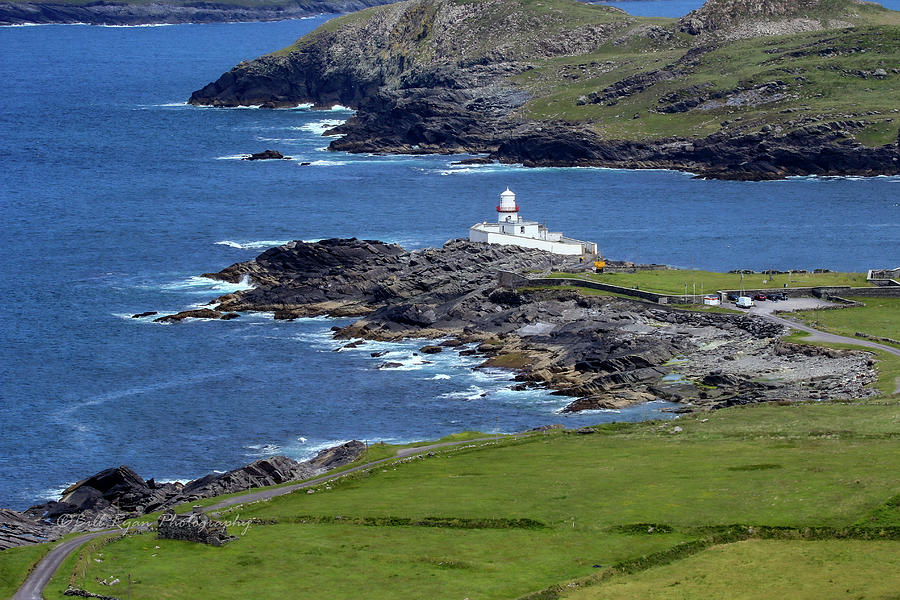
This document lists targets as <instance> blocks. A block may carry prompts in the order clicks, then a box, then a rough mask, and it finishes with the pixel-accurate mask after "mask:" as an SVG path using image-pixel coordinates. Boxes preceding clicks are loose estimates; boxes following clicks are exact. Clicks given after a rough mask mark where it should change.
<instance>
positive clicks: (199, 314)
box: [153, 308, 234, 323]
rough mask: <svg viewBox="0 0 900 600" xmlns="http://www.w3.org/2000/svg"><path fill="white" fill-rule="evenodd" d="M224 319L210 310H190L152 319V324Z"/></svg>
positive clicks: (222, 315) (220, 314)
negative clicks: (186, 320)
mask: <svg viewBox="0 0 900 600" xmlns="http://www.w3.org/2000/svg"><path fill="white" fill-rule="evenodd" d="M223 318H226V317H225V315H224V314H223V313H221V312H219V311H217V310H213V309H211V308H197V309H192V310H183V311H181V312H180V313H176V314H174V315H166V316H164V317H159V318H157V319H153V322H154V323H180V322H182V321H184V320H185V319H223ZM227 318H228V319H233V318H234V317H227Z"/></svg>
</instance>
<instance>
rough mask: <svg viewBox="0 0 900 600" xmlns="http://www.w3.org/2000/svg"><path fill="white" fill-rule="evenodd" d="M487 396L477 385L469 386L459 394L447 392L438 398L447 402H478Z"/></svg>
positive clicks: (485, 391)
mask: <svg viewBox="0 0 900 600" xmlns="http://www.w3.org/2000/svg"><path fill="white" fill-rule="evenodd" d="M485 396H487V390H485V389H484V388H483V387H480V386H477V385H470V386H469V387H468V389H465V390H462V391H459V392H447V393H446V394H441V395H440V396H438V398H446V399H448V400H478V399H480V398H483V397H485Z"/></svg>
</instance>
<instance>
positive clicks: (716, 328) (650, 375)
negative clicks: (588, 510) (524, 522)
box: [206, 239, 871, 412]
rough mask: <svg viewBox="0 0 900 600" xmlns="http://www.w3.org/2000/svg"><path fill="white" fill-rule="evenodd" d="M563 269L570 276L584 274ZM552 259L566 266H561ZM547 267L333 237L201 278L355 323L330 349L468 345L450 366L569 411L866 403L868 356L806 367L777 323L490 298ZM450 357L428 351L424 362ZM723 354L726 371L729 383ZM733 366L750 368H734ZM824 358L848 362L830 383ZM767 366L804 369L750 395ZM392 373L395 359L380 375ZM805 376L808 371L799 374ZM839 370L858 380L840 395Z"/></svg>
mask: <svg viewBox="0 0 900 600" xmlns="http://www.w3.org/2000/svg"><path fill="white" fill-rule="evenodd" d="M570 260H571V262H570V263H569V264H568V265H567V266H568V268H570V269H576V268H578V267H579V266H583V265H582V264H581V263H579V262H578V261H577V259H570ZM554 261H555V264H556V265H557V266H562V267H564V268H565V266H566V265H564V264H563V263H564V262H565V259H563V258H562V257H554ZM548 262H549V256H548V255H547V254H545V253H543V252H540V251H537V250H529V249H523V248H517V247H513V246H497V245H488V244H478V243H472V242H467V241H463V240H451V241H449V242H447V243H446V244H445V245H444V246H443V247H442V248H439V249H433V248H429V249H425V250H417V251H413V252H406V251H405V250H403V249H402V248H399V247H398V246H393V245H386V244H382V243H380V242H373V241H361V240H356V239H349V240H337V239H331V240H323V241H322V242H317V243H307V242H291V243H290V244H286V245H284V246H280V247H278V248H273V249H271V250H268V251H266V252H264V253H263V254H261V255H260V256H259V257H257V259H256V260H255V261H248V262H245V263H238V264H235V265H232V266H231V267H228V268H227V269H224V270H223V271H221V272H220V273H208V274H206V276H207V277H212V278H220V279H226V280H229V281H236V280H240V279H242V278H243V277H246V276H249V277H250V278H251V279H252V280H253V282H254V283H255V284H256V287H255V288H253V289H251V290H246V291H242V292H238V293H235V294H230V295H228V296H225V297H223V298H220V301H221V302H222V305H223V306H228V307H231V308H236V309H240V310H280V311H286V312H290V313H291V314H298V315H299V314H317V315H323V314H335V313H337V314H342V315H343V314H348V313H350V312H355V314H357V315H360V316H362V318H361V319H359V320H358V321H356V322H354V323H352V324H351V325H348V326H346V327H344V328H338V329H337V331H335V336H336V337H338V338H343V339H350V338H353V339H360V338H365V339H378V340H399V339H404V338H422V337H428V338H447V337H451V338H452V339H453V340H455V341H454V342H453V344H455V345H456V346H457V347H458V346H459V345H462V344H474V343H477V344H478V345H477V347H476V348H466V349H460V354H461V355H466V356H471V355H475V354H478V355H481V356H483V357H484V358H485V359H486V360H485V362H484V366H489V367H504V368H511V369H516V370H517V372H518V373H517V375H516V379H517V380H518V381H520V382H521V384H522V385H526V386H527V385H539V386H546V387H550V388H552V389H554V390H555V392H554V393H557V394H562V395H568V396H577V397H579V398H580V399H579V400H578V401H576V402H574V403H572V404H570V406H569V407H567V409H566V411H567V412H576V411H579V410H585V409H602V408H621V407H623V406H628V405H631V404H635V403H639V402H645V401H647V400H650V399H654V398H665V399H669V400H672V401H676V402H682V403H685V404H691V405H692V406H694V407H716V406H725V405H730V404H734V403H741V402H751V401H752V402H759V401H765V400H774V399H780V398H782V397H784V395H785V394H788V393H790V394H794V395H795V396H797V397H807V396H808V395H809V390H808V389H806V388H803V387H802V385H801V382H802V381H805V380H807V379H810V378H811V377H822V381H824V380H828V381H829V384H828V386H829V387H828V389H829V393H830V394H834V395H840V394H851V393H860V394H865V391H864V390H863V389H862V384H861V383H860V382H863V381H869V380H870V379H871V369H870V366H869V365H868V364H867V361H866V360H865V358H861V357H859V356H858V355H854V357H853V358H852V359H850V358H849V357H847V356H845V355H841V356H838V355H833V356H830V355H827V354H824V355H823V354H818V353H816V354H815V355H812V353H810V352H809V351H807V350H803V347H800V346H798V347H797V348H792V347H791V346H790V345H787V346H786V345H784V344H781V343H778V342H776V340H777V339H778V338H779V337H780V336H781V335H782V334H783V329H782V327H781V326H780V325H777V324H774V323H772V322H770V321H766V320H763V319H760V318H757V317H754V316H750V315H743V314H716V313H695V312H690V311H683V310H678V309H672V308H668V307H665V306H659V305H654V304H648V303H643V302H637V301H633V300H625V299H620V298H614V297H598V296H582V295H580V294H579V293H577V292H575V291H572V290H566V289H559V290H529V289H528V288H527V287H525V288H523V289H519V290H511V289H507V288H503V287H499V284H498V277H497V273H498V271H499V270H503V271H505V272H509V271H512V272H518V273H524V272H526V271H530V270H536V269H541V268H546V267H547V266H548ZM522 281H523V282H526V283H527V279H524V278H523V279H522ZM706 345H711V346H713V347H717V348H720V349H719V350H717V352H716V353H713V354H710V353H708V352H705V351H704V350H703V348H704V346H706ZM452 347H453V346H444V345H428V346H423V347H421V348H420V352H422V353H430V352H436V351H437V350H439V349H440V350H442V351H444V350H443V349H444V348H452ZM745 348H746V350H745ZM804 352H807V354H804ZM376 354H377V353H376ZM719 354H721V355H728V356H731V357H732V358H733V359H734V360H733V361H732V362H731V363H729V365H730V366H729V368H728V370H727V371H723V370H722V367H721V366H720V364H719V363H721V362H722V360H721V359H720V358H717V356H718V355H719ZM739 355H746V358H740V359H738V358H735V357H736V356H739ZM677 356H689V357H691V361H690V364H691V367H690V377H687V378H685V379H683V380H682V379H678V380H676V381H671V382H670V381H668V380H667V379H666V376H667V375H669V374H671V373H672V372H673V370H674V369H675V367H674V366H672V365H671V364H670V362H669V361H670V360H671V359H673V358H675V357H677ZM761 356H765V357H766V358H765V359H761V358H760V357H761ZM801 357H806V358H801ZM820 358H828V359H836V360H837V359H841V358H846V359H847V361H846V362H843V363H840V364H838V363H835V364H834V365H833V367H832V368H831V371H828V370H827V368H826V364H827V363H820V362H818V359H820ZM807 359H810V360H808V361H807ZM776 363H777V364H781V368H782V369H783V370H784V371H785V372H789V371H792V370H796V368H797V366H799V365H801V364H802V365H803V366H802V367H801V372H800V373H799V374H798V375H796V376H794V375H792V376H791V378H792V379H790V380H789V381H787V383H784V384H782V383H772V384H771V385H757V384H755V383H754V382H753V381H752V380H751V378H750V377H749V376H748V375H747V373H757V372H761V371H763V370H767V369H770V368H774V367H773V365H775V364H776ZM806 363H809V365H811V366H807V364H806ZM401 366H403V365H402V363H400V362H394V361H391V362H384V363H381V364H379V365H378V366H377V367H376V368H378V369H391V368H399V367H401ZM804 369H813V370H816V369H818V370H816V371H815V372H816V374H815V375H809V376H808V375H807V374H805V371H804ZM822 369H826V370H825V371H822ZM841 372H843V373H845V374H847V373H853V374H854V375H853V376H848V377H846V378H844V379H846V380H847V382H846V383H845V384H844V383H838V382H840V381H842V376H841V375H839V374H838V373H841ZM816 385H819V384H816ZM813 387H815V386H813Z"/></svg>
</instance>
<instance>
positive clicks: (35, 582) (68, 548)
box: [12, 530, 113, 600]
mask: <svg viewBox="0 0 900 600" xmlns="http://www.w3.org/2000/svg"><path fill="white" fill-rule="evenodd" d="M112 532H113V530H106V531H95V532H93V533H86V534H85V535H80V536H78V537H77V538H73V539H71V540H67V541H65V542H63V543H62V544H60V545H59V546H57V547H56V548H54V549H53V550H51V551H50V553H49V554H47V556H45V557H44V558H43V560H41V562H39V563H38V564H37V566H36V567H35V568H34V571H32V572H31V575H29V576H28V579H26V580H25V583H23V584H22V587H20V588H19V591H17V592H16V593H15V595H14V596H13V597H12V600H42V598H43V597H44V596H43V591H44V588H45V587H47V584H48V583H49V582H50V578H51V577H53V574H54V573H55V572H56V570H57V569H58V568H59V565H61V564H62V562H63V561H64V560H65V559H66V557H67V556H68V555H69V554H71V553H72V552H74V551H75V550H77V549H78V548H79V547H81V545H82V544H84V543H85V542H87V541H88V540H92V539H94V538H95V537H100V536H101V535H107V534H109V533H112Z"/></svg>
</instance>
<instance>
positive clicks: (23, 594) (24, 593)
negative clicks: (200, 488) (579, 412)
mask: <svg viewBox="0 0 900 600" xmlns="http://www.w3.org/2000/svg"><path fill="white" fill-rule="evenodd" d="M517 437H519V436H504V437H502V438H501V437H500V436H493V437H483V438H476V439H471V440H460V441H456V442H443V443H440V444H430V445H428V446H418V447H415V448H403V449H401V450H398V451H397V454H396V455H395V456H390V457H388V458H382V459H379V460H374V461H372V462H368V463H365V464H362V465H358V466H356V467H352V468H350V469H347V470H345V471H341V472H340V473H335V474H333V475H329V474H327V473H326V474H325V475H322V476H321V477H316V478H315V479H309V480H306V481H303V482H301V483H295V484H293V485H287V486H284V487H279V488H269V489H265V490H260V491H258V492H251V493H249V494H243V495H241V496H235V497H233V498H227V499H225V500H223V501H221V502H219V503H218V504H214V505H213V506H209V507H207V508H205V509H204V510H205V512H208V513H211V514H213V515H215V514H216V513H217V512H218V511H220V510H222V509H225V508H228V507H230V506H234V505H236V504H244V503H247V502H255V501H257V500H266V499H269V498H274V497H276V496H282V495H284V494H290V493H291V492H295V491H297V490H301V489H303V488H308V487H312V486H316V485H319V484H320V483H324V482H326V481H333V480H335V479H340V478H341V477H345V476H347V475H349V474H351V473H356V472H357V471H362V470H363V469H369V468H371V467H374V466H377V465H380V464H384V463H388V462H391V461H393V460H397V459H398V458H407V457H409V456H414V455H418V454H426V453H428V452H430V451H432V450H434V449H435V448H446V447H449V446H461V445H463V444H475V443H480V442H490V441H493V440H498V439H516V438H517ZM116 531H119V530H117V529H106V530H103V531H93V532H91V533H86V534H84V535H80V536H78V537H75V538H72V539H70V540H66V541H65V542H63V543H62V544H60V545H59V546H57V547H56V548H54V549H53V550H51V551H50V552H49V553H48V554H47V556H45V557H44V558H43V559H41V561H40V562H39V563H38V564H37V565H36V566H35V568H34V570H33V571H32V572H31V574H30V575H29V576H28V579H26V580H25V583H23V584H22V587H20V588H19V590H18V591H17V592H16V593H15V595H14V596H13V597H12V600H43V597H44V596H43V592H44V588H45V587H47V584H48V583H50V578H51V577H53V574H54V573H56V570H57V569H58V568H59V566H60V565H61V564H62V562H63V561H64V560H65V559H66V557H67V556H68V555H69V554H71V553H72V552H75V551H76V550H78V548H80V547H81V546H82V545H83V544H85V543H86V542H88V541H89V540H92V539H94V538H96V537H100V536H103V535H109V534H110V533H115V532H116Z"/></svg>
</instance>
